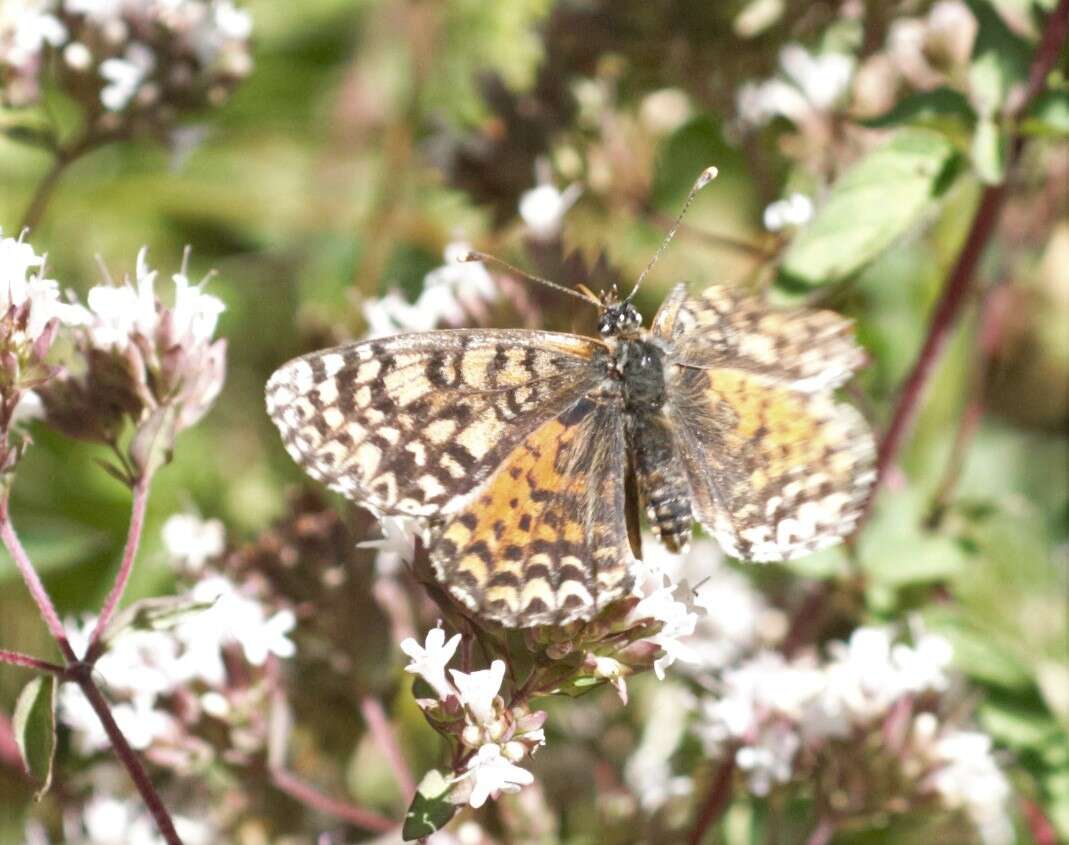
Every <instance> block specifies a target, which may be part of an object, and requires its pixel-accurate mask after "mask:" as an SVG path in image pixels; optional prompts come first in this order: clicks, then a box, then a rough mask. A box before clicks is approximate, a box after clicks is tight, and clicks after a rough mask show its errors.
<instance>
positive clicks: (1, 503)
mask: <svg viewBox="0 0 1069 845" xmlns="http://www.w3.org/2000/svg"><path fill="white" fill-rule="evenodd" d="M146 483H147V482H146ZM146 495H147V492H146ZM134 498H135V502H136V501H137V500H138V496H137V495H136V493H135V497H134ZM141 498H144V497H143V496H142V497H141ZM141 508H142V510H143V508H144V502H142V504H141ZM136 509H137V508H136V507H135V512H136ZM131 522H133V520H131ZM135 533H136V534H137V535H138V536H139V535H140V528H138V529H137V531H136V532H135V531H134V526H133V525H131V531H130V534H131V535H133V534H135ZM0 539H2V540H3V542H4V545H5V546H6V547H7V550H8V552H9V553H10V554H11V557H12V558H13V559H14V561H15V565H16V567H18V570H19V572H20V573H21V575H22V579H23V580H24V581H25V582H26V587H27V589H29V591H30V595H31V596H32V597H33V600H34V602H35V603H36V604H37V608H38V610H39V611H40V613H41V618H42V619H44V621H45V624H46V625H47V626H48V629H49V631H50V632H51V633H52V636H53V637H54V638H55V640H56V644H57V645H58V646H59V648H60V651H61V652H62V653H63V657H64V660H65V662H66V667H65V668H63V669H62V674H63V676H64V677H65V678H66V679H67V680H68V681H71V682H73V683H76V684H78V686H79V687H81V690H82V692H83V693H84V694H85V697H86V699H87V700H88V701H89V704H90V706H92V708H93V710H94V712H95V713H96V714H97V718H98V719H100V724H101V725H102V726H103V727H104V732H105V733H106V734H107V735H108V740H109V741H110V742H111V747H112V749H114V751H115V755H116V756H117V757H118V758H119V760H120V762H122V764H123V765H124V766H125V767H126V771H127V772H129V774H130V779H131V780H132V781H133V782H134V786H135V787H136V788H137V791H138V792H139V793H140V794H141V798H142V800H144V802H145V806H146V807H148V809H149V812H150V813H152V817H153V818H154V819H155V820H156V826H157V827H158V828H159V831H160V834H161V835H162V836H163V838H164V841H165V842H166V843H167V845H182V840H181V839H179V838H178V833H177V832H176V831H175V828H174V822H172V821H171V817H170V815H169V814H168V812H167V808H166V807H164V805H163V801H162V800H161V799H160V796H159V795H158V794H157V792H156V789H155V787H154V786H153V785H152V781H151V780H149V777H148V774H147V773H146V772H145V768H144V766H142V765H141V761H140V759H138V757H137V754H135V753H134V750H133V749H132V748H131V747H130V743H128V742H127V741H126V737H125V736H123V733H122V731H121V730H120V729H119V726H118V725H117V724H116V723H115V717H114V716H112V715H111V709H110V708H109V707H108V702H107V700H106V699H105V698H104V695H103V694H102V693H101V692H100V689H99V688H98V687H97V685H96V683H94V681H93V676H92V665H91V664H90V663H87V662H85V661H83V660H79V659H78V656H77V655H76V654H75V653H74V649H72V648H71V644H70V641H69V640H68V639H67V634H66V632H65V631H64V630H63V624H62V623H61V622H60V621H59V615H58V614H57V613H56V609H55V606H54V605H53V604H52V600H51V599H50V598H49V597H48V592H47V591H46V590H45V588H44V585H43V584H42V583H41V579H40V578H39V577H38V575H37V571H36V570H35V569H34V567H33V563H32V562H31V561H30V558H29V555H27V554H26V549H25V548H24V547H23V545H22V542H21V541H20V540H19V538H18V535H17V534H16V533H15V529H14V526H13V525H12V524H11V519H10V515H9V513H8V497H7V496H6V495H5V496H3V497H2V498H0ZM128 545H129V544H128ZM135 545H136V544H135ZM134 551H136V549H134ZM130 557H131V560H132V558H133V552H131V555H130ZM113 592H114V590H113ZM116 601H117V600H116ZM31 659H32V658H31ZM21 665H24V664H21ZM34 668H40V667H34Z"/></svg>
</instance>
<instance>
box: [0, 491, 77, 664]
mask: <svg viewBox="0 0 1069 845" xmlns="http://www.w3.org/2000/svg"><path fill="white" fill-rule="evenodd" d="M8 504H9V500H8V497H7V495H4V496H3V497H2V498H0V539H2V540H3V542H4V546H6V547H7V550H8V553H9V554H10V555H11V557H12V559H13V560H14V561H15V566H16V567H17V568H18V570H19V574H20V575H22V580H23V581H24V582H26V589H28V590H29V591H30V596H31V597H32V598H33V601H34V603H35V604H36V605H37V610H38V611H39V612H40V614H41V618H42V619H43V620H44V623H45V625H47V626H48V630H49V632H50V633H51V634H52V638H53V639H54V640H55V641H56V644H57V645H58V646H59V650H60V651H61V652H62V654H63V657H64V658H65V659H66V661H67V662H68V663H75V662H77V660H78V657H77V655H75V653H74V649H72V648H71V644H70V642H69V641H68V640H67V632H66V631H65V630H64V629H63V623H62V622H60V621H59V614H58V613H56V607H55V605H53V604H52V599H51V598H49V596H48V591H47V590H46V589H45V585H44V584H42V583H41V578H40V576H38V574H37V570H36V569H34V568H33V563H32V562H31V561H30V557H29V555H27V554H26V549H25V548H23V546H22V543H21V541H20V540H19V538H18V535H17V534H15V528H14V526H13V525H12V524H11V517H10V514H9V512H8Z"/></svg>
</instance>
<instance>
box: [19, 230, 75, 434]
mask: <svg viewBox="0 0 1069 845" xmlns="http://www.w3.org/2000/svg"><path fill="white" fill-rule="evenodd" d="M44 266H45V258H44V256H42V255H38V254H37V253H36V252H34V249H33V247H32V246H30V244H28V243H26V242H25V241H23V240H22V239H21V238H18V239H15V238H5V237H2V234H0V350H2V351H3V359H4V364H3V366H4V370H5V373H4V379H3V381H4V383H6V384H10V385H18V384H19V382H20V380H21V379H22V377H23V375H24V372H23V371H24V370H25V369H26V368H27V367H29V366H30V365H32V364H33V363H36V362H38V361H39V360H40V359H41V358H42V357H43V356H44V353H45V352H47V351H48V347H49V346H50V345H51V343H52V339H53V338H54V337H55V333H56V330H57V329H58V327H59V326H60V325H64V324H65V325H77V324H79V323H81V322H83V321H84V314H83V312H82V309H81V308H80V307H79V306H76V305H72V304H70V303H68V302H65V301H63V300H62V299H60V290H59V283H58V282H56V281H55V280H54V279H48V278H45V275H44ZM16 389H17V388H16ZM7 398H8V397H6V396H5V397H4V399H5V402H6V400H7ZM18 398H19V400H20V402H21V405H20V410H17V411H16V415H19V414H20V413H22V412H25V411H26V409H27V408H28V407H32V406H35V405H36V397H35V396H34V394H33V393H32V392H30V391H25V392H22V394H21V396H20V397H18Z"/></svg>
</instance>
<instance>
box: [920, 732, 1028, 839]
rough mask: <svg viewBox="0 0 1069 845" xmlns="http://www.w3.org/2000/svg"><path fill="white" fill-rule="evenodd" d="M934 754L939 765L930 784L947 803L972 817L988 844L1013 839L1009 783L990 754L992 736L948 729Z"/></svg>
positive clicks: (935, 748)
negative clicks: (1008, 809) (1009, 808)
mask: <svg viewBox="0 0 1069 845" xmlns="http://www.w3.org/2000/svg"><path fill="white" fill-rule="evenodd" d="M931 757H932V761H933V763H934V764H935V765H936V766H937V768H936V769H935V771H934V772H933V773H932V774H931V775H930V776H929V784H930V786H931V787H932V788H933V789H935V791H936V792H938V793H939V795H940V797H941V798H942V799H943V801H944V802H945V803H946V805H947V806H948V807H950V808H951V809H960V810H962V811H963V812H964V813H965V814H966V815H967V816H968V817H969V819H970V820H971V821H972V823H973V824H974V825H975V826H976V829H977V831H978V832H979V833H980V837H981V839H982V840H983V842H984V843H985V845H1007V843H1010V842H1013V841H1014V835H1013V825H1012V823H1011V822H1010V819H1009V814H1008V812H1007V804H1008V802H1009V799H1010V797H1011V790H1010V784H1009V781H1008V780H1007V779H1006V776H1005V775H1004V774H1003V773H1002V771H1001V769H999V767H998V765H997V764H996V763H995V759H994V757H993V756H992V754H991V738H990V737H989V736H987V735H985V734H982V733H978V732H975V731H957V730H951V731H947V732H946V733H944V734H943V735H942V736H941V737H940V738H939V739H937V740H936V741H935V744H934V747H933V748H932V752H931Z"/></svg>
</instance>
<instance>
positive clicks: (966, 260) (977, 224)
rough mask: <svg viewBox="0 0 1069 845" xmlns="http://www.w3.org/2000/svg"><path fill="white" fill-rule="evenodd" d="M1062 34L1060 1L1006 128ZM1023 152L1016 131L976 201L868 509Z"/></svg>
mask: <svg viewBox="0 0 1069 845" xmlns="http://www.w3.org/2000/svg"><path fill="white" fill-rule="evenodd" d="M1067 30H1069V0H1061V2H1060V3H1059V4H1058V6H1057V8H1055V10H1054V11H1053V12H1051V13H1050V15H1048V17H1047V20H1046V23H1045V25H1044V32H1043V39H1042V41H1041V42H1040V44H1039V47H1038V48H1037V49H1036V53H1035V56H1034V57H1033V60H1032V66H1031V68H1030V70H1029V74H1028V85H1027V87H1026V88H1025V92H1024V94H1023V95H1022V96H1021V97H1020V98H1019V100H1018V101H1017V102H1015V103H1014V104H1013V107H1012V108H1011V109H1010V110H1009V114H1008V115H1007V117H1008V118H1009V120H1010V122H1011V124H1012V123H1015V122H1016V120H1017V119H1018V118H1019V117H1020V116H1021V115H1022V114H1023V113H1024V112H1025V110H1026V109H1027V108H1028V107H1029V106H1030V105H1031V103H1032V101H1033V100H1034V99H1035V98H1036V97H1037V96H1038V95H1039V94H1040V92H1041V91H1042V90H1043V86H1044V84H1045V81H1046V78H1047V75H1048V74H1049V73H1050V72H1051V69H1052V68H1053V67H1054V64H1055V62H1057V60H1058V56H1059V55H1060V54H1061V49H1062V46H1063V44H1064V42H1065V37H1066V32H1067ZM1023 147H1024V138H1023V136H1022V135H1021V134H1020V132H1019V131H1015V132H1014V134H1013V139H1012V141H1011V144H1010V152H1009V155H1008V158H1007V165H1006V175H1005V179H1004V180H1003V181H1002V182H1001V183H1000V184H998V185H991V186H989V187H987V188H986V189H985V190H984V193H983V196H982V197H981V198H980V204H979V206H978V208H977V211H976V215H975V216H974V217H973V221H972V226H971V227H970V229H969V233H968V235H967V236H966V238H965V244H964V245H963V246H962V249H961V252H960V253H959V255H958V260H957V261H956V262H955V264H954V267H953V269H952V270H951V272H950V275H949V276H948V277H947V281H946V284H945V285H944V287H943V293H942V296H941V297H940V299H939V303H938V305H936V308H935V312H934V313H933V315H932V318H931V322H930V324H929V328H928V336H927V337H926V338H925V339H924V345H923V346H922V347H921V351H920V353H919V354H918V356H917V360H916V363H914V365H913V369H912V370H911V371H910V374H909V376H908V377H907V378H906V381H905V383H904V385H903V387H902V390H901V392H900V394H899V400H898V403H897V405H896V407H895V409H894V413H893V414H892V416H891V422H890V424H889V425H888V427H887V431H886V433H885V434H884V436H883V439H882V440H881V441H880V445H879V449H878V450H877V458H876V476H877V481H876V485H874V487H873V493H872V495H871V496H870V497H869V505H871V504H872V499H873V498H875V493H876V490H877V489H878V488H879V484H880V481H882V479H883V478H884V476H885V475H886V473H887V469H888V468H889V467H890V465H891V463H892V461H893V460H894V458H895V455H897V454H898V451H899V449H900V448H901V446H902V443H903V442H904V440H905V437H906V434H907V433H908V430H909V428H910V425H911V423H912V421H913V418H914V415H915V413H916V410H917V406H918V404H919V403H920V400H921V398H922V397H923V395H924V390H925V388H926V387H927V385H928V380H929V379H930V377H931V375H932V372H933V371H934V370H935V366H936V364H937V363H938V362H939V360H940V357H941V354H942V352H943V349H944V348H945V346H946V342H947V340H948V338H949V337H950V332H951V329H953V327H954V325H955V323H956V322H957V318H958V316H959V315H960V314H961V310H962V308H963V306H964V305H965V303H966V302H967V301H968V298H969V294H970V293H971V290H972V282H973V277H974V275H975V272H976V268H977V265H978V264H979V263H980V258H981V257H982V256H983V254H984V250H985V248H986V247H987V244H988V241H989V240H990V238H991V234H992V232H993V231H994V229H995V225H996V224H997V222H998V218H999V213H1000V212H1001V210H1002V205H1003V202H1004V201H1005V199H1006V185H1007V183H1008V181H1009V180H1010V178H1012V175H1013V171H1014V169H1015V165H1016V164H1017V161H1018V160H1019V159H1020V157H1021V150H1022V148H1023Z"/></svg>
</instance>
